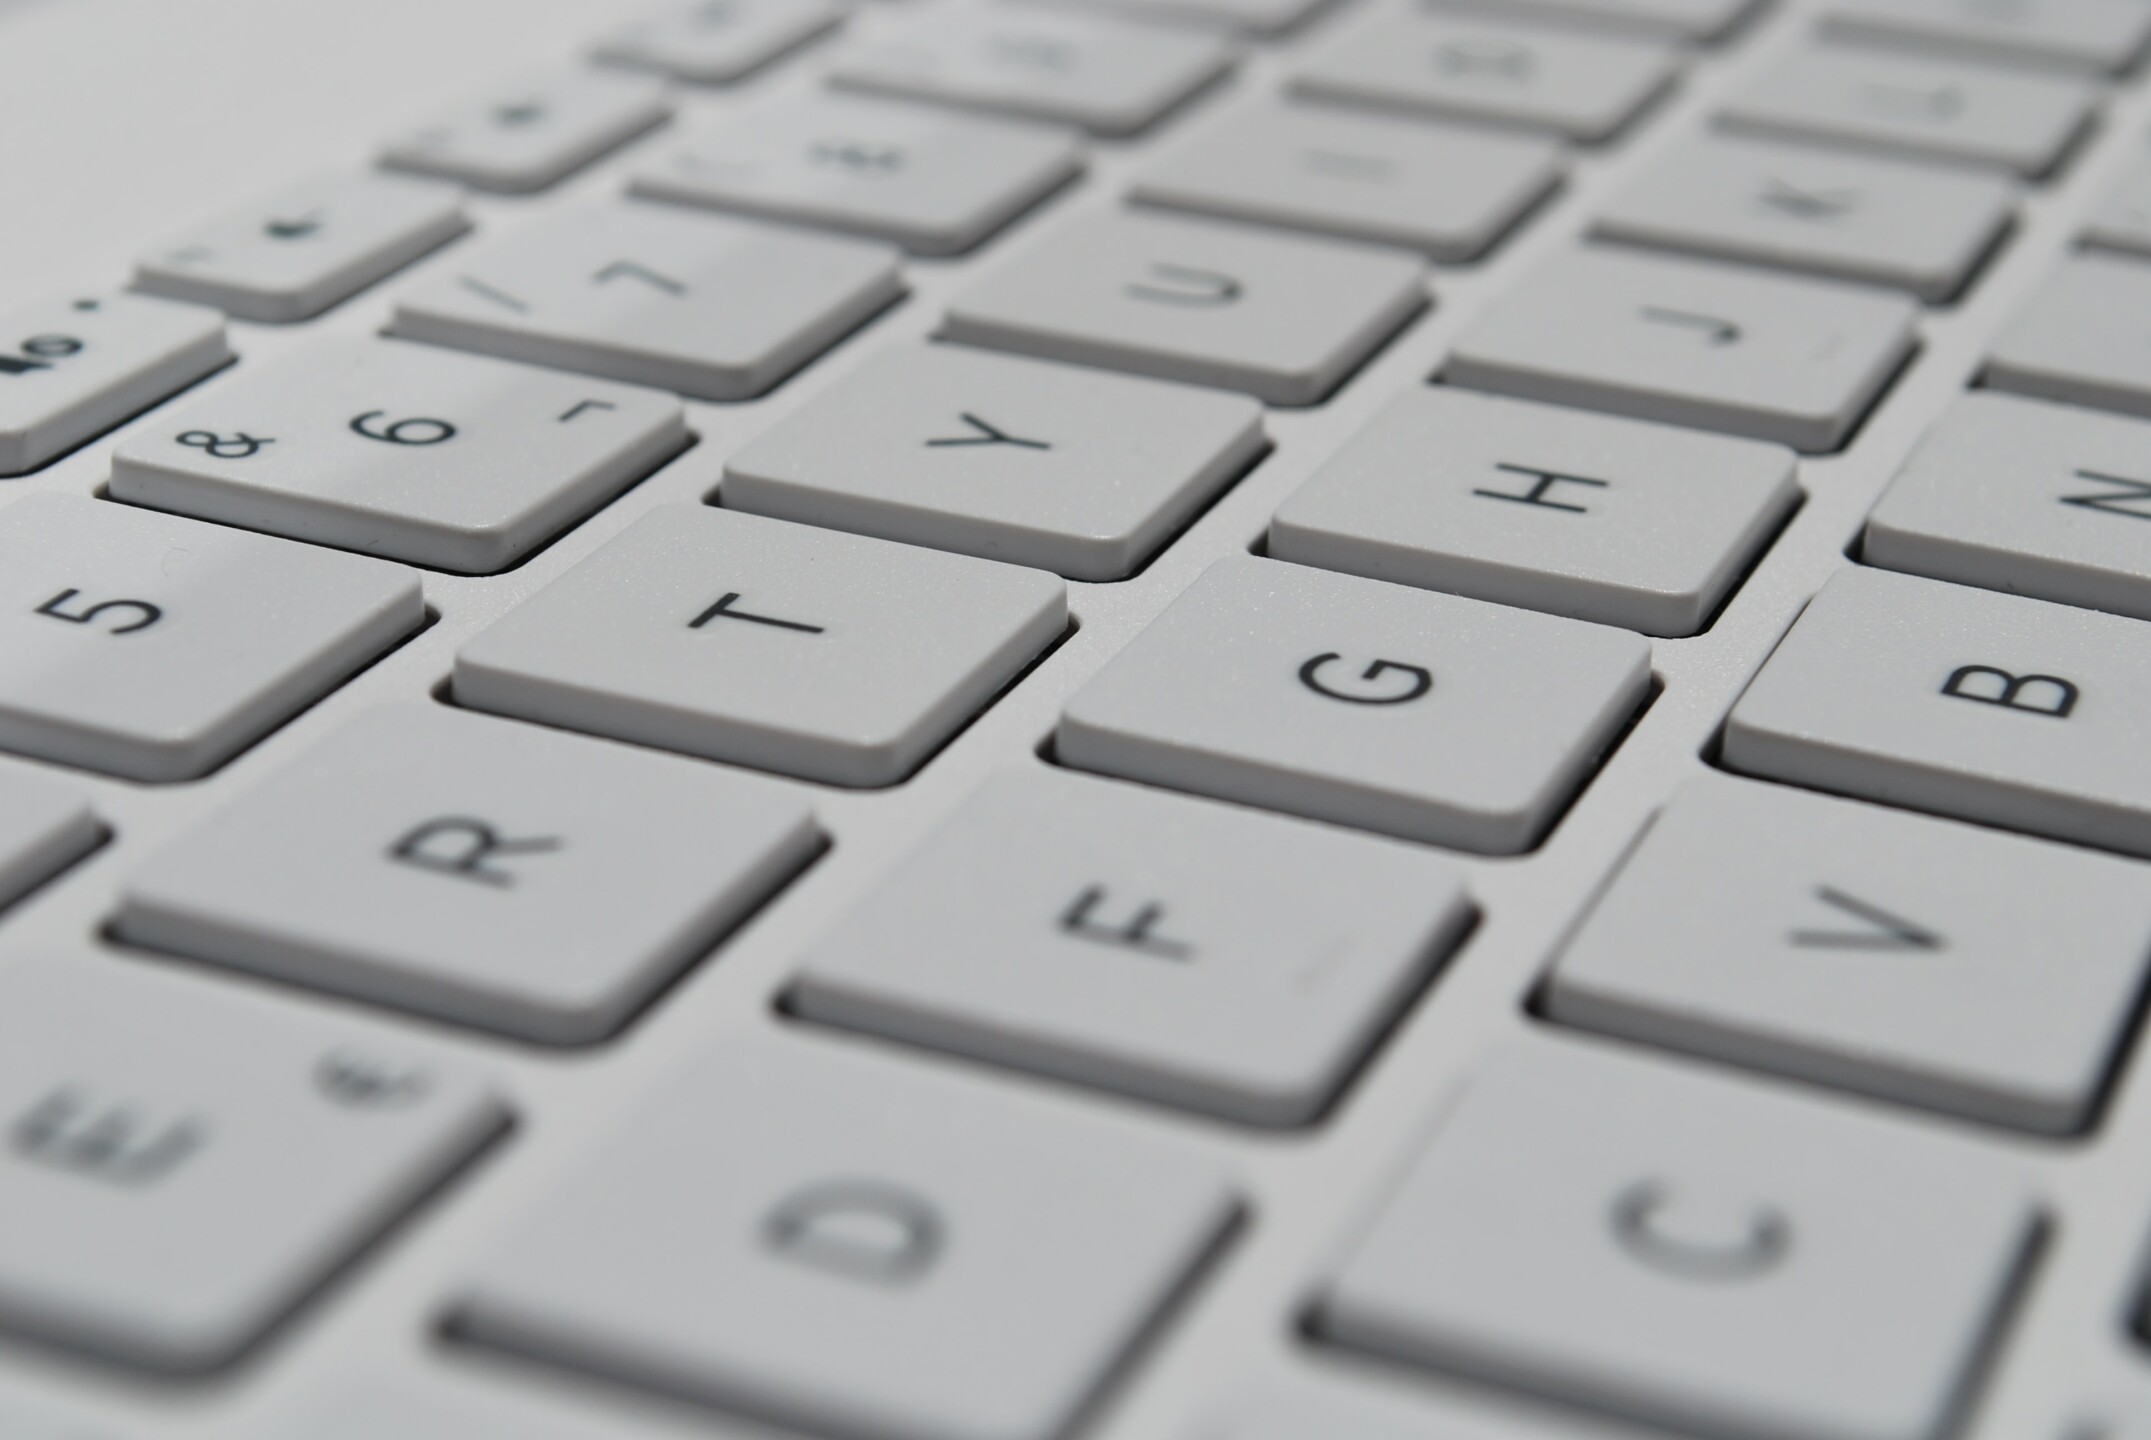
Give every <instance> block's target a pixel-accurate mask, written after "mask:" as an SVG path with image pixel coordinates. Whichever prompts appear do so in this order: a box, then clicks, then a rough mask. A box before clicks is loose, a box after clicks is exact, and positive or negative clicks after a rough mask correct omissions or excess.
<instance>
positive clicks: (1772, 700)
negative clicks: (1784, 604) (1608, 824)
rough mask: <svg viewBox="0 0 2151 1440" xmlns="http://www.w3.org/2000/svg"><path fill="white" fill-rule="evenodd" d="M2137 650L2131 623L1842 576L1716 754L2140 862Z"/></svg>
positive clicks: (2149, 834)
mask: <svg viewBox="0 0 2151 1440" xmlns="http://www.w3.org/2000/svg"><path fill="white" fill-rule="evenodd" d="M2147 644H2151V627H2147V626H2146V625H2145V624H2144V623H2143V622H2142V621H2138V620H2124V619H2122V618H2120V617H2119V616H2115V615H2099V614H2094V613H2092V612H2089V611H2084V610H2075V609H2071V608H2069V607H2067V606H2063V605H2053V604H2049V603H2048V602H2046V601H2044V600H2027V599H2025V598H2023V597H2022V596H2018V595H1999V594H1994V593H1991V592H1989V591H1985V590H1969V589H1965V588H1963V587H1961V586H1956V585H1945V584H1942V583H1940V582H1938V581H1934V580H1923V579H1916V578H1914V577H1912V576H1909V575H1896V574H1891V573H1890V572H1888V571H1883V570H1859V569H1848V570H1842V571H1840V572H1838V573H1837V574H1836V575H1835V576H1833V577H1832V578H1831V580H1830V582H1829V584H1827V585H1826V586H1824V587H1823V591H1822V593H1821V594H1820V595H1818V596H1816V597H1815V599H1814V601H1813V603H1811V604H1810V605H1809V606H1808V608H1807V611H1806V613H1804V614H1803V615H1802V616H1801V617H1800V619H1799V621H1798V622H1797V623H1796V624H1795V625H1794V626H1793V628H1792V631H1791V633H1789V634H1788V635H1787V636H1786V637H1785V639H1784V640H1783V642H1781V643H1780V644H1779V646H1778V649H1777V653H1776V654H1774V655H1772V656H1771V657H1770V659H1769V660H1768V661H1767V662H1765V664H1764V666H1763V669H1762V673H1761V674H1759V675H1758V676H1757V677H1756V678H1755V681H1754V683H1753V684H1751V685H1750V686H1749V687H1748V691H1747V693H1746V694H1745V695H1743V696H1741V698H1740V701H1739V703H1738V704H1737V705H1735V706H1734V707H1733V713H1732V717H1731V719H1730V720H1729V721H1728V722H1727V725H1726V731H1725V761H1726V763H1727V764H1728V765H1730V766H1731V767H1732V768H1734V769H1736V770H1744V771H1747V772H1748V773H1750V774H1755V775H1764V776H1768V777H1770V778H1772V779H1778V780H1790V781H1792V782H1793V783H1794V784H1798V785H1808V786H1812V787H1814V788H1816V789H1820V790H1835V791H1839V792H1841V793H1844V794H1848V795H1854V796H1858V797H1861V798H1863V799H1870V800H1881V801H1884V802H1887V803H1889V804H1894V805H1907V806H1910V807H1912V808H1914V809H1918V810H1931V811H1934V812H1935V813H1937V814H1942V815H1954V816H1958V817H1960V818H1962V819H1966V820H1977V821H1980V822H1982V823H1984V824H1989V825H1999V826H2002V827H2004V828H2007V829H2013V830H2029V831H2032V832H2033V833H2035V834H2041V835H2052V836H2055V837H2056V838H2058V839H2063V840H2074V841H2078V842H2080V843H2083V844H2089V845H2100V846H2104V847H2106V848H2108V849H2113V850H2124V851H2128V852H2130V853H2133V854H2138V855H2151V759H2147V757H2146V755H2145V752H2144V746H2143V734H2142V717H2143V715H2144V713H2145V712H2146V710H2147V709H2151V675H2147V674H2146V673H2145V669H2144V665H2143V655H2144V648H2145V646H2146V645H2147Z"/></svg>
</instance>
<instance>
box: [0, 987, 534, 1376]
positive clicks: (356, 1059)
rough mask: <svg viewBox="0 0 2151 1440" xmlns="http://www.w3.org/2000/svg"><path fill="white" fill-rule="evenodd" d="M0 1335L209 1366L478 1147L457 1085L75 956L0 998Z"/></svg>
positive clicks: (488, 1118)
mask: <svg viewBox="0 0 2151 1440" xmlns="http://www.w3.org/2000/svg"><path fill="white" fill-rule="evenodd" d="M0 997H4V1003H0V1116H4V1117H5V1124H6V1126H7V1135H8V1145H7V1147H6V1149H5V1150H4V1151H0V1208H4V1209H5V1211H6V1213H7V1214H8V1216H9V1217H10V1221H11V1223H10V1224H9V1225H8V1226H7V1228H6V1230H5V1233H0V1325H5V1326H6V1327H7V1328H9V1329H11V1330H14V1331H16V1332H18V1333H24V1334H29V1335H32V1336H35V1337H37V1338H39V1339H42V1340H45V1341H47V1342H51V1343H55V1344H59V1345H64V1346H66V1347H68V1348H71V1349H79V1350H86V1351H90V1352H92V1353H94V1354H96V1355H98V1356H101V1357H104V1358H108V1359H112V1360H118V1361H123V1362H126V1363H128V1364H131V1365H138V1366H142V1367H145V1368H149V1369H153V1370H159V1371H166V1372H191V1371H201V1370H209V1369H213V1368H216V1367H218V1366H221V1365H224V1364H226V1363H228V1362H230V1361H231V1360H233V1359H234V1358H236V1357H237V1356H238V1355H240V1354H241V1353H242V1352H243V1351H245V1350H246V1349H247V1348H248V1347H249V1346H250V1345H252V1344H253V1343H254V1342H255V1341H256V1340H257V1339H259V1338H260V1337H261V1336H262V1335H263V1334H264V1333H265V1332H266V1331H267V1330H268V1329H269V1328H270V1327H271V1326H272V1325H274V1324H275V1323H276V1322H277V1321H278V1320H279V1319H281V1318H282V1317H283V1316H284V1315H285V1314H287V1313H288V1312H289V1311H290V1310H291V1309H292V1307H293V1306H294V1305H296V1304H297V1303H298V1302H299V1301H301V1300H302V1299H304V1298H305V1297H306V1295H307V1294H308V1292H310V1291H311V1290H313V1289H314V1288H315V1287H316V1286H317V1285H319V1284H320V1283H321V1282H322V1281H323V1280H324V1279H326V1278H327V1277H328V1275H329V1274H331V1273H332V1272H334V1271H335V1270H336V1269H338V1268H339V1267H340V1266H342V1265H343V1264H344V1263H345V1262H346V1261H348V1260H349V1259H350V1258H351V1257H352V1256H353V1255H354V1254H355V1253H356V1252H357V1251H358V1250H359V1249H360V1248H361V1247H363V1246H364V1245H366V1244H367V1243H368V1242H370V1241H371V1240H373V1239H374V1238H375V1237H376V1236H378V1235H379V1234H380V1233H381V1232H382V1231H383V1230H385V1229H387V1228H388V1227H389V1226H390V1225H392V1224H394V1223H395V1222H396V1221H397V1220H398V1219H399V1218H401V1216H402V1215H403V1213H404V1212H405V1211H406V1210H408V1209H409V1208H410V1207H411V1206H412V1205H414V1204H416V1203H417V1202H418V1201H419V1200H420V1199H421V1198H422V1197H423V1196H425V1195H426V1194H427V1193H428V1192H430V1191H432V1190H434V1189H435V1188H437V1187H438V1186H439V1185H440V1184H441V1182H442V1181H443V1180H445V1179H446V1178H447V1177H448V1176H449V1175H450V1174H451V1173H452V1172H453V1171H455V1170H456V1169H457V1168H459V1167H460V1166H462V1165H463V1164H464V1163H465V1162H466V1161H468V1160H469V1159H470V1158H471V1156H472V1155H473V1154H474V1153H475V1152H476V1151H477V1150H478V1149H479V1148H480V1147H482V1146H483V1145H484V1144H485V1143H486V1141H488V1140H489V1139H491V1138H492V1137H493V1135H494V1134H496V1133H497V1132H498V1131H499V1130H500V1128H501V1126H502V1124H503V1123H504V1120H505V1116H504V1114H503V1111H502V1108H501V1106H500V1103H499V1102H498V1101H497V1100H495V1099H494V1098H493V1097H492V1096H491V1095H490V1094H489V1093H488V1091H487V1088H486V1087H485V1086H484V1085H483V1084H482V1083H481V1082H480V1081H478V1080H477V1079H476V1078H475V1077H472V1076H468V1075H465V1074H463V1073H461V1072H460V1071H458V1070H457V1069H456V1068H454V1067H453V1066H451V1065H449V1064H446V1063H443V1062H441V1061H440V1060H437V1059H436V1058H434V1057H433V1056H431V1055H428V1054H425V1053H423V1052H421V1051H419V1050H417V1049H416V1047H412V1046H409V1045H406V1044H405V1043H403V1042H402V1041H400V1040H398V1041H396V1042H394V1043H390V1042H388V1041H385V1040H381V1039H377V1038H375V1037H374V1036H372V1035H369V1034H368V1033H366V1032H364V1031H361V1030H360V1029H359V1028H358V1027H356V1026H354V1025H352V1024H350V1023H349V1022H348V1021H342V1020H331V1019H327V1018H324V1017H323V1016H322V1015H319V1014H316V1013H312V1012H305V1011H300V1010H298V1009H296V1008H294V1007H292V1006H289V1005H287V1004H284V1003H281V1002H271V1001H269V1000H268V999H266V998H263V997H259V996H255V995H250V994H245V993H242V992H239V991H236V990H232V989H228V988H223V987H212V986H210V985H207V984H205V983H203V982H202V981H200V980H198V979H196V978H193V977H188V976H181V975H176V974H160V973H158V972H157V971H155V970H153V969H151V968H149V967H146V966H141V965H131V966H127V967H124V968H122V967H121V966H119V965H117V964H115V963H114V962H112V961H110V960H106V959H99V958H95V957H91V956H87V955H66V956H58V955H55V956H42V955H40V956H32V957H25V956H16V957H14V959H13V961H12V962H11V963H10V964H9V966H8V968H7V972H6V976H5V978H4V980H0Z"/></svg>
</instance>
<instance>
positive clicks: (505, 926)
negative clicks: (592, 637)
mask: <svg viewBox="0 0 2151 1440" xmlns="http://www.w3.org/2000/svg"><path fill="white" fill-rule="evenodd" d="M817 843H818V837H817V835H816V831H815V826H814V817H813V815H812V814H811V812H809V810H808V808H807V806H806V803H805V802H804V801H803V800H800V799H798V798H796V797H794V796H793V795H791V794H789V793H787V792H786V791H783V790H781V789H779V788H777V787H776V786H774V785H771V784H768V783H767V782H764V781H759V780H755V779H753V778H751V777H748V776H743V775H736V774H732V773H730V772H727V771H722V770H717V769H713V768H712V767H709V766H706V765H696V764H692V763H690V762H687V761H684V760H677V759H674V758H673V757H671V756H668V755H653V754H651V753H649V752H648V751H643V750H630V749H627V748H625V747H622V746H616V745H608V744H603V743H600V742H597V741H592V740H585V739H582V738H580V737H579V736H573V735H562V734H559V733H558V732H555V731H550V730H540V729H537V728H535V727H532V726H523V725H509V724H506V723H503V722H502V721H498V720H492V719H487V718H485V717H483V716H478V715H470V714H464V713H460V712H457V711H454V710H449V709H445V708H443V707H441V706H438V705H419V704H411V705H400V706H393V707H389V708H385V709H375V710H370V711H367V712H366V713H365V714H364V715H362V716H361V717H360V718H359V719H358V720H357V721H355V722H354V723H352V724H350V725H348V726H346V727H345V728H344V729H343V730H342V731H340V732H338V733H337V734H336V735H335V736H333V737H331V738H330V739H329V740H327V741H324V742H322V743H320V744H317V745H316V746H314V747H313V749H311V750H309V751H308V752H307V753H306V754H305V755H303V756H301V757H300V759H299V760H298V762H297V763H296V764H293V765H289V766H286V767H285V768H284V769H282V770H281V771H279V772H277V774H276V775H274V776H273V777H272V778H271V779H270V780H269V781H268V782H267V783H266V784H264V785H261V786H258V787H256V788H255V789H254V790H252V791H251V792H249V793H248V794H246V795H245V796H243V797H242V798H241V799H240V800H239V802H238V803H237V804H236V805H232V806H229V807H227V808H226V809H225V810H223V811H222V812H221V813H219V814H218V815H216V816H215V817H213V818H212V819H210V820H209V821H207V822H206V823H204V824H201V825H197V826H196V827H195V828H194V829H192V830H190V831H189V832H187V833H186V834H185V835H183V836H182V837H181V838H180V839H179V840H178V841H177V842H176V843H174V844H172V845H169V846H167V847H165V849H164V850H162V851H161V852H159V853H157V854H156V855H154V856H152V857H151V858H150V859H149V860H148V861H147V862H146V863H144V864H142V865H139V866H137V867H136V870H135V873H134V875H133V877H132V878H131V879H130V880H129V881H128V882H127V887H126V892H125V895H124V897H123V899H122V902H121V907H120V913H119V918H118V930H119V934H120V936H121V938H122V939H124V940H125V941H126V942H127V943H129V944H134V945H141V946H145V947H147V948H149V949H153V950H165V951H170V952H173V953H175V954H181V955H188V956H192V957H194V958H195V959H199V960H207V961H210V962H212V963H216V964H228V965H233V966H236V967H238V968H240V969H243V970H252V971H257V972H259V973H262V974H265V975H269V976H271V977H273V978H275V979H279V980H286V981H290V982H292V983H294V984H298V985H305V986H313V987H317V988H321V989H325V990H331V991H334V992H337V993H339V994H345V995H355V996H357V997H359V998H360V999H363V1000H375V1001H379V1002H381V1003H383V1004H387V1005H394V1006H398V1007H400V1008H403V1009H409V1010H416V1011H419V1012H421V1013H423V1014H427V1015H431V1016H435V1017H437V1018H440V1019H443V1020H452V1021H458V1022H461V1023H464V1024H469V1025H476V1026H479V1027H481V1028H484V1029H488V1030H497V1031H503V1032H506V1033H508V1034H512V1035H516V1036H519V1037H520V1038H523V1039H526V1040H537V1041H542V1042H546V1043H550V1044H560V1045H571V1044H580V1043H587V1042H590V1041H595V1040H599V1039H602V1038H604V1037H605V1036H607V1035H609V1034H611V1033H612V1032H613V1031H615V1030H617V1029H619V1028H620V1026H621V1025H623V1024H624V1023H626V1021H627V1019H628V1017H629V1016H630V1015H632V1014H633V1013H634V1012H636V1011H637V1010H639V1009H641V1008H642V1007H643V1006H644V1005H645V1004H647V1003H648V1002H649V1000H650V998H651V997H652V996H653V995H655V994H656V993H657V991H658V990H659V989H660V988H661V987H663V986H664V985H666V984H668V983H669V982H670V981H671V980H672V979H673V978H674V977H675V976H676V975H678V974H679V973H680V971H681V970H683V969H684V968H686V966H687V965H689V964H690V963H692V962H693V961H694V960H695V959H696V958H697V957H699V956H701V955H703V954H705V953H706V952H707V951H708V950H709V949H710V947H711V946H712V945H713V944H715V943H716V941H717V939H718V938H719V937H720V936H721V935H723V934H724V933H725V932H727V931H728V930H730V929H731V928H732V927H733V926H734V925H736V924H737V923H738V922H739V921H740V920H741V919H742V918H743V917H744V916H746V915H747V914H748V913H749V912H750V911H752V910H753V909H754V908H755V907H756V906H757V905H759V904H760V903H761V902H762V901H763V900H764V899H766V898H767V897H768V896H769V895H770V893H771V892H772V891H774V890H775V889H776V888H777V887H778V886H779V885H781V884H783V883H784V882H785V881H786V880H788V879H790V878H791V876H792V875H793V874H794V873H795V872H796V871H797V870H799V868H800V867H801V866H803V865H805V864H806V862H807V860H808V859H809V858H811V857H812V855H813V853H814V850H815V846H816V844H817Z"/></svg>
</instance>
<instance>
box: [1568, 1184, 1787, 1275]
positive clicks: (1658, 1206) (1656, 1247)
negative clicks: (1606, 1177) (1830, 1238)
mask: <svg viewBox="0 0 2151 1440" xmlns="http://www.w3.org/2000/svg"><path fill="white" fill-rule="evenodd" d="M1672 1205H1673V1192H1672V1190H1671V1188H1670V1187H1669V1186H1667V1185H1664V1184H1662V1183H1661V1182H1659V1181H1656V1180H1639V1181H1637V1182H1636V1183H1635V1184H1633V1185H1631V1186H1629V1187H1628V1188H1627V1189H1625V1190H1623V1191H1622V1192H1621V1193H1620V1194H1618V1195H1616V1196H1614V1197H1613V1208H1612V1210H1611V1211H1610V1212H1609V1213H1608V1215H1607V1217H1606V1218H1607V1221H1608V1223H1609V1224H1610V1225H1611V1226H1612V1229H1613V1238H1614V1239H1615V1240H1617V1241H1619V1242H1620V1245H1621V1248H1622V1249H1623V1250H1626V1251H1627V1252H1628V1253H1629V1254H1630V1255H1632V1256H1634V1257H1635V1258H1636V1259H1638V1260H1640V1261H1642V1262H1643V1263H1644V1264H1646V1265H1648V1266H1650V1267H1651V1268H1652V1269H1653V1270H1661V1271H1664V1272H1665V1273H1666V1274H1668V1275H1677V1276H1679V1277H1681V1278H1682V1279H1684V1280H1752V1279H1754V1278H1756V1277H1757V1276H1759V1275H1764V1274H1767V1273H1768V1272H1770V1271H1771V1270H1774V1269H1776V1268H1777V1267H1778V1265H1779V1263H1780V1262H1782V1261H1783V1260H1784V1259H1785V1257H1786V1255H1788V1254H1789V1253H1791V1251H1792V1222H1791V1221H1790V1220H1787V1219H1786V1218H1785V1216H1784V1214H1783V1213H1782V1212H1781V1211H1779V1210H1778V1209H1777V1208H1776V1207H1774V1206H1768V1205H1765V1206H1761V1207H1759V1208H1757V1209H1755V1210H1754V1211H1752V1212H1751V1213H1750V1214H1749V1216H1748V1221H1747V1225H1746V1227H1745V1229H1744V1231H1743V1233H1742V1234H1740V1235H1739V1236H1738V1237H1736V1238H1731V1239H1727V1240H1723V1241H1717V1240H1696V1239H1690V1238H1689V1237H1687V1236H1683V1235H1678V1234H1675V1233H1673V1232H1672V1231H1671V1230H1670V1229H1669V1228H1668V1227H1667V1226H1666V1224H1665V1222H1664V1220H1663V1218H1662V1217H1663V1215H1664V1214H1665V1212H1666V1211H1667V1210H1668V1209H1670V1208H1671V1207H1672Z"/></svg>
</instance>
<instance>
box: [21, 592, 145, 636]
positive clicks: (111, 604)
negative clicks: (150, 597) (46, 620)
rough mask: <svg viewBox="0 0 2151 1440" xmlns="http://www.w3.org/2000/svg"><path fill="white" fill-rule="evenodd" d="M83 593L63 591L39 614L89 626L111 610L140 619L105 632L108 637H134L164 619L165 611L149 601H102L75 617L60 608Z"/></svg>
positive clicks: (39, 611)
mask: <svg viewBox="0 0 2151 1440" xmlns="http://www.w3.org/2000/svg"><path fill="white" fill-rule="evenodd" d="M81 593H82V592H81V591H80V590H75V589H72V588H70V589H67V590H62V591H61V592H60V593H59V594H57V595H55V596H53V597H52V598H51V599H50V600H47V601H46V602H45V603H44V604H42V605H40V606H38V607H37V613H38V614H40V615H50V616H51V617H52V618H53V619H55V620H65V621H67V622H68V623H70V624H73V625H88V624H90V623H91V622H92V621H94V620H96V618H97V617H98V616H100V615H102V614H105V613H106V612H107V611H111V610H132V611H133V612H134V613H135V614H136V615H137V616H138V617H140V618H138V619H135V620H131V621H129V622H128V623H127V624H125V625H115V626H113V627H112V628H111V629H110V630H107V631H106V632H105V633H106V634H107V635H132V634H133V633H134V632H135V631H137V630H147V629H148V628H149V627H150V626H152V625H154V624H156V623H157V622H158V621H159V620H162V619H163V618H164V611H163V610H162V609H161V608H159V607H158V606H155V605H152V604H150V603H149V602H148V601H147V600H100V601H98V602H97V603H96V604H95V605H92V606H91V607H90V608H89V609H87V610H81V611H77V612H76V613H75V614H73V615H70V614H68V613H67V612H66V611H65V610H62V609H61V608H60V607H61V606H62V605H65V604H66V603H67V602H68V601H70V600H72V599H74V598H75V597H76V596H77V595H80V594H81Z"/></svg>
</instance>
